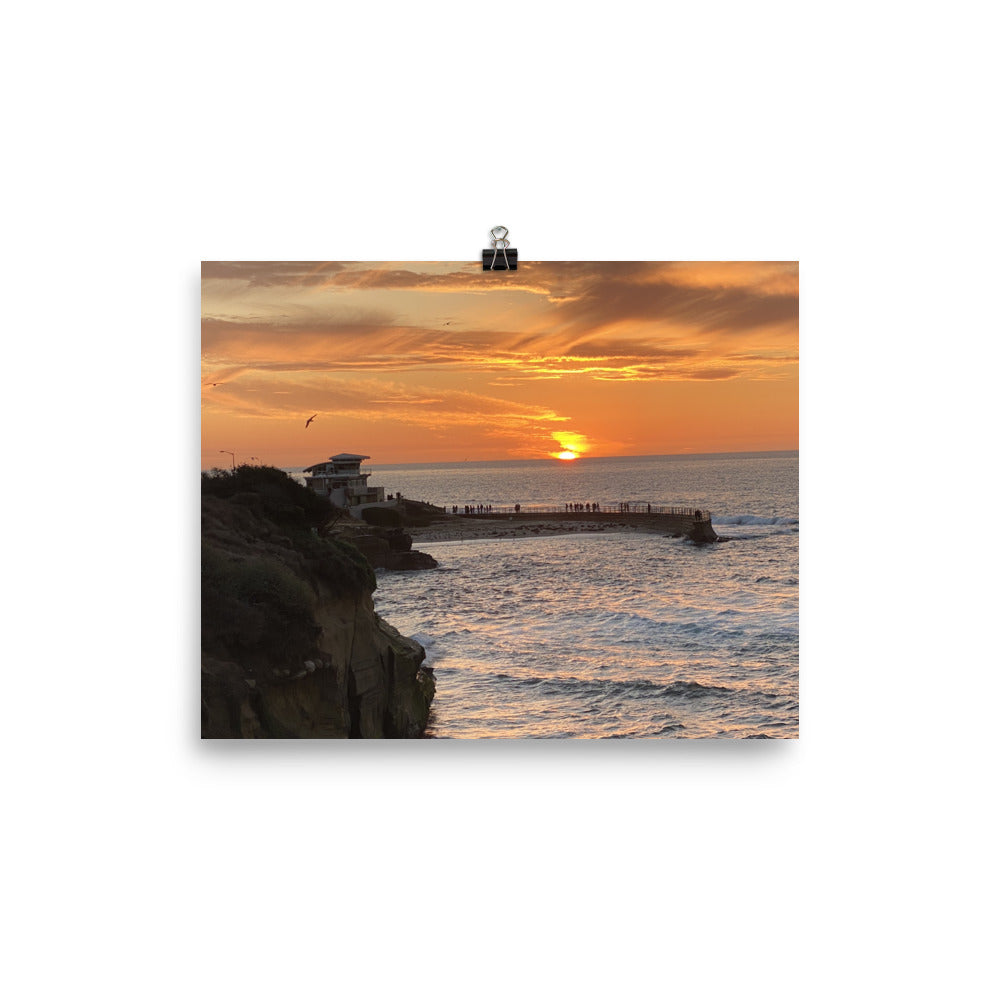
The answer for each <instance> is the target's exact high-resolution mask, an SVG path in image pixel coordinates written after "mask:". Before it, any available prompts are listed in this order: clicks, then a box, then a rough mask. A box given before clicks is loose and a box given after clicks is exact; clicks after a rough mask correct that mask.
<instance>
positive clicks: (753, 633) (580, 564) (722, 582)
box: [373, 454, 799, 738]
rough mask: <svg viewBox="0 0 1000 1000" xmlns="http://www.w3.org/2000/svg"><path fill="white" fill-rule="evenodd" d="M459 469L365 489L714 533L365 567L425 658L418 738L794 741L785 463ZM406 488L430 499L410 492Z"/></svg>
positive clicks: (452, 546)
mask: <svg viewBox="0 0 1000 1000" xmlns="http://www.w3.org/2000/svg"><path fill="white" fill-rule="evenodd" d="M469 464H471V463H462V466H453V467H448V468H440V467H439V468H437V470H436V473H435V470H431V469H426V470H424V469H417V468H411V469H410V470H407V468H406V467H400V468H399V469H398V470H397V471H396V475H395V476H394V477H391V478H390V477H389V476H386V477H383V476H381V475H380V476H378V481H379V483H380V484H382V485H385V486H386V487H387V489H388V488H391V489H393V491H395V490H396V489H399V490H400V491H401V492H403V493H404V494H406V495H408V496H411V497H414V498H416V499H427V500H433V501H436V502H439V503H449V504H450V503H452V502H454V503H460V504H464V503H469V502H481V503H493V504H504V503H513V502H520V503H525V504H530V503H560V502H570V501H579V502H586V501H587V500H589V499H591V498H593V499H597V500H598V501H599V502H601V503H602V504H603V503H610V502H613V501H617V500H619V499H631V500H646V499H649V500H650V501H653V502H663V503H677V504H683V505H692V506H701V507H703V508H705V509H709V510H711V511H712V517H713V522H714V523H715V525H716V530H717V531H718V533H719V534H720V535H721V536H723V537H724V538H726V539H728V540H727V541H724V542H722V543H720V544H716V545H710V546H704V547H696V546H693V545H691V544H689V543H688V542H686V541H683V540H680V539H672V538H664V537H660V536H659V535H645V534H610V533H600V534H596V533H595V534H585V533H578V534H574V535H555V536H547V537H529V538H506V539H486V540H481V541H464V542H438V543H433V544H432V543H423V544H421V545H420V548H421V549H422V550H423V551H426V552H429V553H430V554H431V555H433V556H434V558H435V559H437V560H438V562H439V564H440V565H439V568H438V569H436V570H428V571H423V572H417V573H387V572H384V571H380V572H379V574H378V589H377V590H376V593H375V602H376V609H377V610H378V612H379V613H380V614H381V615H382V616H383V617H385V618H386V619H387V620H388V621H389V622H391V623H392V624H393V625H395V626H396V627H397V628H399V629H400V631H402V632H403V633H404V634H407V635H412V636H414V637H415V638H416V639H417V640H418V641H419V642H420V643H421V644H422V645H423V646H424V647H425V649H426V650H427V655H428V661H429V663H430V664H431V666H433V667H434V671H435V676H436V677H437V694H436V695H435V700H434V707H433V712H432V717H431V730H430V733H431V735H434V736H439V737H458V738H497V737H632V738H636V737H700V738H706V737H759V736H771V737H795V736H797V735H798V646H799V641H798V500H797V496H798V489H797V487H798V459H797V456H796V455H795V454H784V455H780V456H725V457H705V458H697V459H677V458H662V459H656V458H644V459H631V460H628V459H615V460H591V462H577V463H573V465H574V467H579V468H574V471H573V473H572V475H573V476H575V477H576V478H574V479H568V478H567V476H566V475H565V471H566V470H565V469H564V468H563V463H517V462H514V463H482V464H480V465H479V466H478V467H477V468H476V469H475V470H469V469H468V465H469ZM587 465H590V466H591V468H590V469H589V470H587V469H586V466H587ZM524 466H528V469H527V470H525V469H524ZM602 466H603V468H602ZM546 467H547V468H546ZM525 471H526V472H527V474H525ZM578 473H579V474H578ZM584 473H585V475H584ZM408 474H412V476H413V479H411V480H410V482H409V484H407V483H406V478H407V476H408ZM428 474H430V478H429V479H428V478H426V477H427V476H428ZM470 477H471V478H470ZM374 481H375V477H373V482H374ZM470 482H472V483H474V484H477V485H479V486H480V487H481V490H482V491H481V492H479V491H477V492H476V493H472V488H471V487H470ZM421 483H423V484H425V485H426V486H427V487H428V492H427V495H422V494H421V492H420V491H419V490H418V489H414V486H415V485H418V484H421ZM636 484H637V485H636ZM629 485H635V488H634V489H631V490H629V489H627V487H628V486H629ZM431 486H433V487H435V492H433V493H432V492H430V489H429V487H431ZM568 486H575V487H577V491H576V492H578V493H579V496H577V495H572V496H571V495H568V493H569V489H568ZM640 486H641V487H642V489H641V491H640V489H639V487H640ZM467 494H472V495H467ZM452 497H454V499H452Z"/></svg>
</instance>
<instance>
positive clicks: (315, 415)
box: [306, 413, 319, 427]
mask: <svg viewBox="0 0 1000 1000" xmlns="http://www.w3.org/2000/svg"><path fill="white" fill-rule="evenodd" d="M318 416H319V414H318V413H314V414H313V415H312V416H311V417H310V418H309V419H308V420H307V421H306V427H308V426H309V425H310V424H311V423H312V422H313V421H314V420H315V419H316V418H317V417H318Z"/></svg>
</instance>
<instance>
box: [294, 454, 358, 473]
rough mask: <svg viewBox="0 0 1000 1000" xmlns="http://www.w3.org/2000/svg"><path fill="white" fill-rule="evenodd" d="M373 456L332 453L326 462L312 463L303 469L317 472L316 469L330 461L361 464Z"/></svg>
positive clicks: (323, 466)
mask: <svg viewBox="0 0 1000 1000" xmlns="http://www.w3.org/2000/svg"><path fill="white" fill-rule="evenodd" d="M366 458H371V455H348V454H346V453H344V454H341V455H331V456H330V457H329V458H328V459H326V461H324V462H317V463H316V464H315V465H310V466H308V467H307V468H305V469H303V470H302V471H303V472H315V471H316V469H322V468H325V467H326V466H327V465H329V464H330V462H357V463H358V464H359V465H360V464H361V463H362V462H363V461H364V460H365V459H366Z"/></svg>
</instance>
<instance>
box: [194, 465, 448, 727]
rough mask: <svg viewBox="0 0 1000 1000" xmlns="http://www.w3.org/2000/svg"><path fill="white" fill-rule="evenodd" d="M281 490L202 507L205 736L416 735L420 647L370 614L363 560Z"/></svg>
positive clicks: (426, 706) (421, 718)
mask: <svg viewBox="0 0 1000 1000" xmlns="http://www.w3.org/2000/svg"><path fill="white" fill-rule="evenodd" d="M275 471H276V470H275ZM229 485H230V486H231V485H232V484H229ZM238 485H246V484H238ZM292 485H293V486H297V484H294V483H293V484H292ZM277 487H278V488H277V489H276V490H275V491H271V495H269V493H268V491H267V490H264V491H257V490H254V489H250V490H243V491H238V492H231V493H230V495H228V496H226V495H222V496H220V495H215V496H213V495H203V497H202V736H203V737H206V738H232V737H237V738H239V737H243V738H254V737H263V738H268V737H270V738H289V737H304V738H310V737H342V738H343V737H418V736H421V735H422V734H423V732H424V730H425V728H426V725H427V718H428V715H429V712H430V704H431V699H432V698H433V696H434V676H433V673H432V672H431V670H430V669H429V668H427V667H425V666H424V665H423V659H424V651H423V649H422V648H421V646H420V645H419V644H418V643H417V642H415V641H414V640H413V639H409V638H406V637H405V636H402V635H400V634H399V632H398V631H397V630H396V629H394V628H393V627H392V626H391V625H389V624H388V623H386V622H385V621H383V620H382V619H381V618H380V617H379V616H378V615H377V614H376V613H375V611H374V606H373V602H372V593H373V591H374V589H375V577H374V574H373V572H372V569H371V566H370V565H369V564H368V561H367V560H366V559H365V558H364V557H363V556H362V555H361V553H360V552H359V551H358V550H357V549H356V548H354V547H353V546H351V545H350V544H348V543H346V542H343V541H338V540H330V539H326V538H321V537H319V536H318V535H316V534H313V532H312V527H314V526H315V525H310V523H309V522H310V518H311V517H312V516H314V515H312V514H311V513H310V511H309V510H308V509H303V508H301V507H299V506H298V503H297V502H296V501H298V500H299V495H298V494H295V493H294V492H292V494H291V495H290V496H289V495H284V494H283V492H282V491H284V489H285V487H284V484H281V483H277ZM208 490H209V493H211V492H213V491H214V492H216V493H217V494H218V493H220V492H222V493H225V490H219V489H216V488H215V486H214V485H212V484H209V487H208ZM290 501H291V502H290ZM303 502H304V503H307V501H305V500H303Z"/></svg>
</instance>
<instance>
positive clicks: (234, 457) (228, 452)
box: [219, 448, 236, 472]
mask: <svg viewBox="0 0 1000 1000" xmlns="http://www.w3.org/2000/svg"><path fill="white" fill-rule="evenodd" d="M219 454H220V455H228V456H229V457H230V458H231V459H232V460H233V472H235V471H236V456H235V455H234V454H233V453H232V452H231V451H226V449H225V448H220V449H219Z"/></svg>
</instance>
